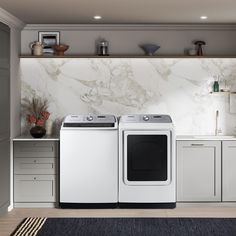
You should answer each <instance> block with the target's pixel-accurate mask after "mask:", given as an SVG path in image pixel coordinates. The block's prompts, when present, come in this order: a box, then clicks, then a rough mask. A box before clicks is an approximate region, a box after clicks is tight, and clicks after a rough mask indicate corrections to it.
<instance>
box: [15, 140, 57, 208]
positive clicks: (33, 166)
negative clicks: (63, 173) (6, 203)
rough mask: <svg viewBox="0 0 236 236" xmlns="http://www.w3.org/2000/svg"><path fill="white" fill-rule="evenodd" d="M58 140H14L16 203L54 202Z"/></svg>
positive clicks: (17, 204)
mask: <svg viewBox="0 0 236 236" xmlns="http://www.w3.org/2000/svg"><path fill="white" fill-rule="evenodd" d="M57 159H58V142H56V141H46V140H45V141H41V140H39V141H32V140H30V141H14V203H15V206H19V207H22V206H27V205H25V204H29V203H31V205H30V206H39V204H41V203H55V202H56V199H57V198H56V192H57V187H56V186H57V184H56V182H57V166H56V165H57Z"/></svg>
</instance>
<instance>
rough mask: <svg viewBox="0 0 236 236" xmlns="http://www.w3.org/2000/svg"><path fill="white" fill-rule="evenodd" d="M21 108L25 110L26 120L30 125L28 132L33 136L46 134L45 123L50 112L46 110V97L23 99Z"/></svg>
mask: <svg viewBox="0 0 236 236" xmlns="http://www.w3.org/2000/svg"><path fill="white" fill-rule="evenodd" d="M23 108H24V110H25V112H26V120H27V122H28V123H29V124H30V125H31V126H32V128H31V129H30V134H31V135H32V136H33V137H34V138H42V137H43V136H44V135H45V134H46V129H45V127H44V126H45V123H46V121H47V120H48V118H49V116H50V113H49V112H48V110H47V109H48V101H47V99H41V98H36V97H34V98H32V100H29V99H24V104H23Z"/></svg>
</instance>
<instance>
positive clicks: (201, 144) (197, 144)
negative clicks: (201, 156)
mask: <svg viewBox="0 0 236 236" xmlns="http://www.w3.org/2000/svg"><path fill="white" fill-rule="evenodd" d="M191 146H196V147H199V146H204V144H203V143H192V144H191Z"/></svg>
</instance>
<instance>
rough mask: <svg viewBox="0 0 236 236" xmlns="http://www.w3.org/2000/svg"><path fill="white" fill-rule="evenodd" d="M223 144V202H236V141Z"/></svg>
mask: <svg viewBox="0 0 236 236" xmlns="http://www.w3.org/2000/svg"><path fill="white" fill-rule="evenodd" d="M222 143H223V144H222V148H223V151H222V200H223V201H236V141H223V142H222Z"/></svg>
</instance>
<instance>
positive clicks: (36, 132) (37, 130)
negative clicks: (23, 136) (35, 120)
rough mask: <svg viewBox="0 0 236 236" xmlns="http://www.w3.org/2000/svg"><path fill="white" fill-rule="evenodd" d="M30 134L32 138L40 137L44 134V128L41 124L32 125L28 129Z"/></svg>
mask: <svg viewBox="0 0 236 236" xmlns="http://www.w3.org/2000/svg"><path fill="white" fill-rule="evenodd" d="M30 134H31V135H32V136H33V137H34V138H42V137H43V136H44V135H45V134H46V129H45V128H44V127H42V126H38V125H36V126H34V127H32V128H31V129H30Z"/></svg>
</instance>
